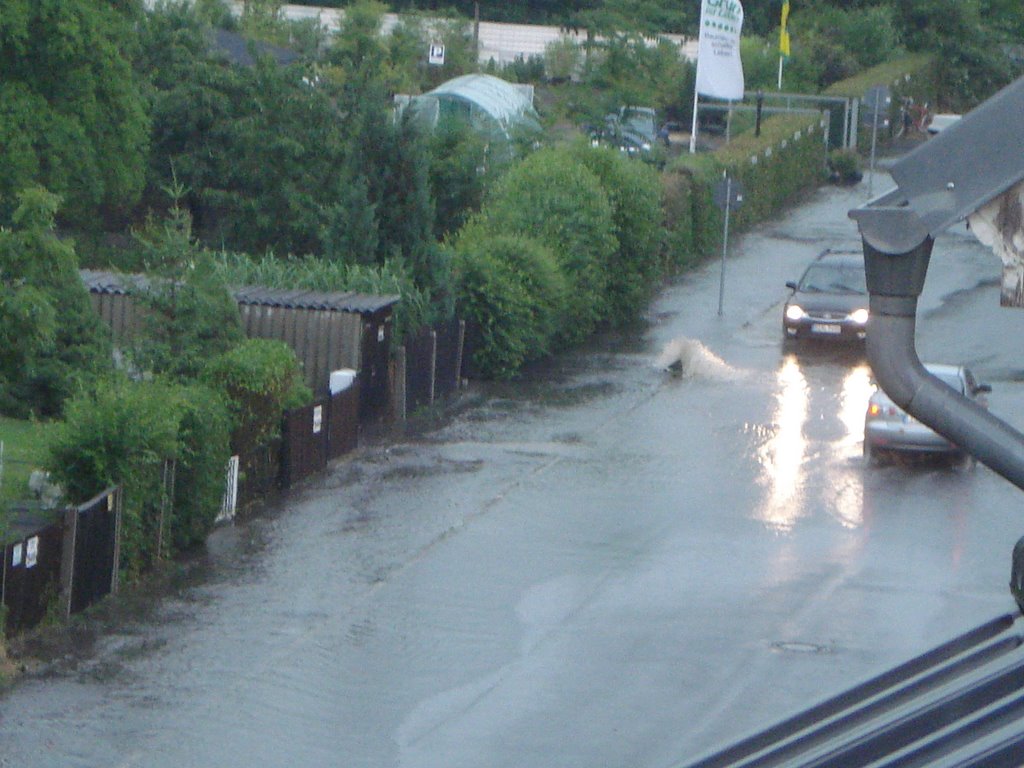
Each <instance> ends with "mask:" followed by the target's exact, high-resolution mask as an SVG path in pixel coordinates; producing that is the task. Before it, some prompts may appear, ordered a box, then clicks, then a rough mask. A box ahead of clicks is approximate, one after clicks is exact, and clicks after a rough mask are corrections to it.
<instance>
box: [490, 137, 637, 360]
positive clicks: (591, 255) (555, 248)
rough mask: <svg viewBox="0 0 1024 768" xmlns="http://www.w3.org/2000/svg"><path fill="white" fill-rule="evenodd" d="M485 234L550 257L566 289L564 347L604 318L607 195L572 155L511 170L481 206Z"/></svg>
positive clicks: (540, 155) (609, 220)
mask: <svg viewBox="0 0 1024 768" xmlns="http://www.w3.org/2000/svg"><path fill="white" fill-rule="evenodd" d="M483 214H484V218H485V221H486V225H487V227H488V229H490V230H491V231H493V232H495V233H503V234H510V235H517V234H518V235H524V236H530V237H535V238H536V239H538V240H539V241H540V242H542V243H543V244H544V245H546V246H547V247H548V248H550V249H551V251H552V252H553V253H554V254H555V257H556V259H557V260H558V263H559V266H560V267H561V269H562V272H563V273H564V274H565V276H566V278H567V279H568V282H569V285H570V287H571V290H570V294H569V304H568V311H569V320H568V322H567V323H565V324H564V325H563V326H562V327H561V328H560V329H559V331H560V337H561V339H562V340H564V341H565V342H566V343H575V342H578V341H581V340H582V339H585V338H586V337H587V336H589V335H590V334H591V333H592V332H593V331H594V329H595V328H596V327H597V326H598V324H599V323H600V322H602V321H603V320H605V319H606V317H607V314H606V310H607V299H608V280H609V274H610V271H611V268H612V263H613V258H614V256H615V253H616V251H617V249H618V240H617V239H616V237H615V222H614V219H613V214H612V207H611V204H610V203H609V201H608V195H607V194H605V192H604V190H603V189H602V188H601V182H600V180H599V179H598V178H597V176H595V175H594V174H593V173H592V172H590V171H589V170H588V169H587V168H585V167H583V166H582V165H581V164H580V163H579V162H577V161H576V160H575V159H574V158H573V156H572V152H571V150H567V149H565V148H551V149H542V150H540V151H538V152H535V153H534V154H533V155H530V156H529V157H528V158H526V159H525V160H524V161H523V162H522V163H520V164H519V165H517V166H515V167H514V168H512V169H510V170H509V171H508V173H506V175H505V176H503V177H502V178H501V180H500V181H499V182H498V183H497V184H496V185H495V187H494V190H493V192H492V194H491V195H490V196H489V197H488V199H487V200H486V201H485V203H484V210H483Z"/></svg>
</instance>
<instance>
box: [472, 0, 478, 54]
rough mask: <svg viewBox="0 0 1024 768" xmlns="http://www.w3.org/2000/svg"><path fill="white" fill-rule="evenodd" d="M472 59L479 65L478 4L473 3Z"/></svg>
mask: <svg viewBox="0 0 1024 768" xmlns="http://www.w3.org/2000/svg"><path fill="white" fill-rule="evenodd" d="M473 58H474V60H475V61H476V63H477V65H479V64H480V3H473Z"/></svg>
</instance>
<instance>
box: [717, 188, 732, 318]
mask: <svg viewBox="0 0 1024 768" xmlns="http://www.w3.org/2000/svg"><path fill="white" fill-rule="evenodd" d="M722 175H723V176H724V177H725V229H724V231H723V233H722V270H721V274H720V276H719V279H718V316H719V317H721V316H722V304H723V303H724V299H725V252H726V251H727V250H729V209H730V208H731V206H732V178H730V176H729V173H728V172H727V171H725V172H723V173H722Z"/></svg>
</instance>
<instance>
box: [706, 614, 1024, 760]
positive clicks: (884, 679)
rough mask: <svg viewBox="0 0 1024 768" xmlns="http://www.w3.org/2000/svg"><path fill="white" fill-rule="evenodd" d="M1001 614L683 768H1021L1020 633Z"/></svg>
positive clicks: (1012, 618)
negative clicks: (928, 767) (729, 767)
mask: <svg viewBox="0 0 1024 768" xmlns="http://www.w3.org/2000/svg"><path fill="white" fill-rule="evenodd" d="M1020 624H1021V616H1020V614H1019V613H1016V614H1006V615H1004V616H998V617H996V618H995V619H992V620H991V621H988V622H986V623H984V624H982V625H980V626H978V627H975V628H974V629H972V630H970V631H969V632H965V633H964V634H963V635H960V636H959V637H956V638H954V639H953V640H950V641H949V642H946V643H943V644H942V645H939V646H937V647H935V648H933V649H932V650H930V651H928V652H926V653H924V654H921V655H920V656H917V657H916V658H914V659H911V660H910V661H908V662H905V663H903V664H901V665H899V666H897V667H894V668H893V669H891V670H888V671H886V672H884V673H882V674H881V675H878V676H877V677H874V678H872V679H870V680H868V681H866V682H864V683H861V684H860V685H857V686H854V687H853V688H851V689H849V690H847V691H844V692H843V693H841V694H839V695H838V696H834V697H832V698H831V699H828V700H826V701H824V702H822V703H820V704H817V705H815V706H813V707H811V708H810V709H807V710H804V711H803V712H800V713H798V714H796V715H794V716H793V717H790V718H788V719H786V720H783V721H782V722H780V723H778V724H776V725H774V726H772V727H770V728H767V729H765V730H763V731H761V732H759V733H756V734H754V735H752V736H748V737H747V738H744V739H742V740H740V741H738V742H736V743H735V744H733V745H731V746H729V747H726V748H725V749H722V750H720V751H718V752H716V753H714V754H712V755H710V756H708V757H706V758H704V759H702V760H700V761H699V762H696V763H692V764H691V765H690V766H689V768H725V766H732V767H734V768H739V766H743V767H744V768H754V767H755V766H757V767H758V768H766V767H767V766H788V767H789V768H795V767H796V766H800V767H801V768H811V767H812V766H813V767H814V768H825V766H842V767H843V768H857V767H858V766H864V767H865V768H866V767H867V766H870V767H871V768H883V766H884V767H885V768H897V767H898V768H910V767H911V766H945V767H946V768H953V767H954V766H956V767H957V768H962V767H965V766H979V767H980V766H986V767H988V766H1007V767H1009V766H1020V765H1024V635H1022V634H1021V626H1020Z"/></svg>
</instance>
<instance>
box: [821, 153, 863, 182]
mask: <svg viewBox="0 0 1024 768" xmlns="http://www.w3.org/2000/svg"><path fill="white" fill-rule="evenodd" d="M828 167H829V170H830V171H831V174H832V178H833V179H834V180H835V181H836V182H838V183H839V184H853V183H856V182H858V181H860V179H861V177H862V176H863V175H864V174H862V173H861V169H860V155H858V154H857V153H856V152H854V151H853V150H850V149H834V150H832V151H831V152H829V154H828Z"/></svg>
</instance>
